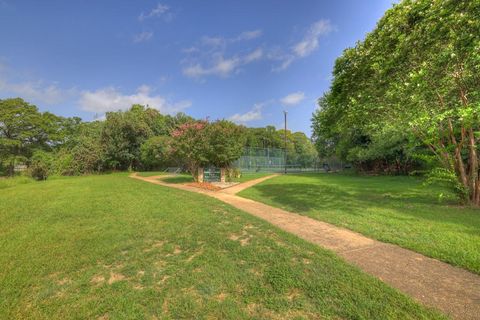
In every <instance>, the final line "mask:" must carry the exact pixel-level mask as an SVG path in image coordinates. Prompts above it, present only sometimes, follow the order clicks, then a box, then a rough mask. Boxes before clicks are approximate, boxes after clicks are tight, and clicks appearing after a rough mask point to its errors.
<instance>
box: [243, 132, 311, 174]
mask: <svg viewBox="0 0 480 320" xmlns="http://www.w3.org/2000/svg"><path fill="white" fill-rule="evenodd" d="M245 146H246V147H250V148H278V149H284V148H285V130H284V129H280V130H277V129H275V127H273V126H267V127H265V128H246V143H245ZM317 158H318V154H317V150H316V149H315V146H314V145H313V143H312V141H311V140H310V139H309V138H308V137H307V136H306V135H305V134H304V133H303V132H294V133H292V132H291V131H290V130H287V164H289V165H297V166H301V167H312V166H313V165H314V164H315V162H316V161H317Z"/></svg>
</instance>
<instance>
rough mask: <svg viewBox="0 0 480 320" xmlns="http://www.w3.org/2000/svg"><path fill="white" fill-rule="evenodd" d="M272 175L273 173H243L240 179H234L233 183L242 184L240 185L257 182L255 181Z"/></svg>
mask: <svg viewBox="0 0 480 320" xmlns="http://www.w3.org/2000/svg"><path fill="white" fill-rule="evenodd" d="M272 174H273V173H264V172H255V173H250V172H248V173H242V175H241V176H240V178H233V182H240V183H242V182H247V181H250V180H255V179H260V178H263V177H266V176H270V175H272Z"/></svg>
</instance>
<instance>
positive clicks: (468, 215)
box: [240, 174, 480, 273]
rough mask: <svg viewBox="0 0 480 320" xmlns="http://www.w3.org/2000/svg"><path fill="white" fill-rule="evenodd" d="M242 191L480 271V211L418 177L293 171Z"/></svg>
mask: <svg viewBox="0 0 480 320" xmlns="http://www.w3.org/2000/svg"><path fill="white" fill-rule="evenodd" d="M240 195H241V196H244V197H247V198H250V199H254V200H258V201H261V202H264V203H267V204H270V205H273V206H277V207H281V208H284V209H287V210H290V211H294V212H297V213H300V214H303V215H307V216H310V217H312V218H315V219H318V220H322V221H327V222H330V223H333V224H335V225H338V226H342V227H346V228H349V229H352V230H355V231H358V232H360V233H363V234H365V235H367V236H370V237H373V238H376V239H379V240H382V241H386V242H391V243H395V244H398V245H400V246H403V247H405V248H410V249H412V250H415V251H418V252H420V253H423V254H425V255H428V256H430V257H434V258H438V259H441V260H444V261H446V262H449V263H451V264H454V265H458V266H461V267H463V268H466V269H469V270H471V271H473V272H476V273H480V209H474V208H468V207H461V206H459V205H457V202H455V200H454V196H453V194H452V193H450V192H449V191H448V190H446V189H443V188H440V187H425V186H423V184H422V182H421V180H419V179H417V178H413V177H384V176H383V177H382V176H380V177H369V176H355V175H341V174H301V175H293V174H292V175H291V174H289V175H286V176H281V177H277V178H273V179H271V180H267V181H265V182H263V183H261V184H259V185H256V186H254V187H252V188H249V189H247V190H245V191H243V192H241V193H240ZM439 195H440V196H439Z"/></svg>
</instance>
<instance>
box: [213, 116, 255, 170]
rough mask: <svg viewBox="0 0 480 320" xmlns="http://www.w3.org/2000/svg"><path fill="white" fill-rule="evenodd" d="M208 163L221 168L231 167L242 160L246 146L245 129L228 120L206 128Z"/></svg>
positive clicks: (216, 122) (219, 121)
mask: <svg viewBox="0 0 480 320" xmlns="http://www.w3.org/2000/svg"><path fill="white" fill-rule="evenodd" d="M206 136H207V139H208V148H207V152H208V154H207V158H208V161H209V162H210V163H211V164H213V165H215V166H217V167H220V168H227V167H230V165H231V164H232V162H234V161H235V160H237V159H238V158H240V156H241V155H242V153H243V148H244V146H245V141H246V135H245V128H244V127H243V126H238V125H236V124H234V123H233V122H230V121H227V120H218V121H215V122H212V123H210V124H208V125H207V127H206Z"/></svg>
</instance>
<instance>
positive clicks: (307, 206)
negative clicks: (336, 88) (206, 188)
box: [252, 181, 480, 235]
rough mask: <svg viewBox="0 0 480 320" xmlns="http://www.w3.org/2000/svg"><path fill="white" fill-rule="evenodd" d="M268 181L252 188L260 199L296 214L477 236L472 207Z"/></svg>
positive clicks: (477, 216) (408, 195) (410, 192)
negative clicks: (451, 227) (453, 229)
mask: <svg viewBox="0 0 480 320" xmlns="http://www.w3.org/2000/svg"><path fill="white" fill-rule="evenodd" d="M280 182H281V181H278V182H276V183H275V181H272V183H268V184H260V185H256V186H254V187H252V189H255V190H256V191H257V192H258V193H259V195H260V198H265V199H269V200H270V201H272V202H273V203H275V204H278V205H279V206H281V207H283V208H286V209H287V210H290V211H294V212H297V213H300V214H305V215H309V216H312V217H314V218H319V217H322V215H323V213H325V212H327V213H329V214H334V213H340V214H341V215H343V219H344V220H348V216H351V217H352V218H353V219H355V218H354V217H355V216H357V217H363V219H365V217H366V216H367V218H368V215H372V219H376V218H375V217H373V215H375V216H383V217H384V218H387V219H390V220H397V221H398V222H399V223H405V222H407V221H408V222H410V223H412V222H415V221H420V220H426V221H430V222H435V223H449V224H455V225H459V226H462V227H463V228H464V229H465V230H464V231H465V232H468V233H473V234H476V235H478V234H480V211H479V210H476V209H472V208H460V207H451V206H447V205H445V204H439V203H438V201H437V198H436V197H435V196H434V195H431V194H428V193H426V192H423V191H422V190H418V188H410V189H406V190H403V192H401V193H399V192H396V191H395V190H390V189H391V188H388V187H386V188H385V191H380V190H379V189H378V188H375V187H370V186H362V187H361V189H359V188H358V187H355V186H351V185H349V186H346V187H340V186H338V185H330V184H328V182H326V183H325V184H318V183H312V184H308V183H283V182H282V183H280Z"/></svg>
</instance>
